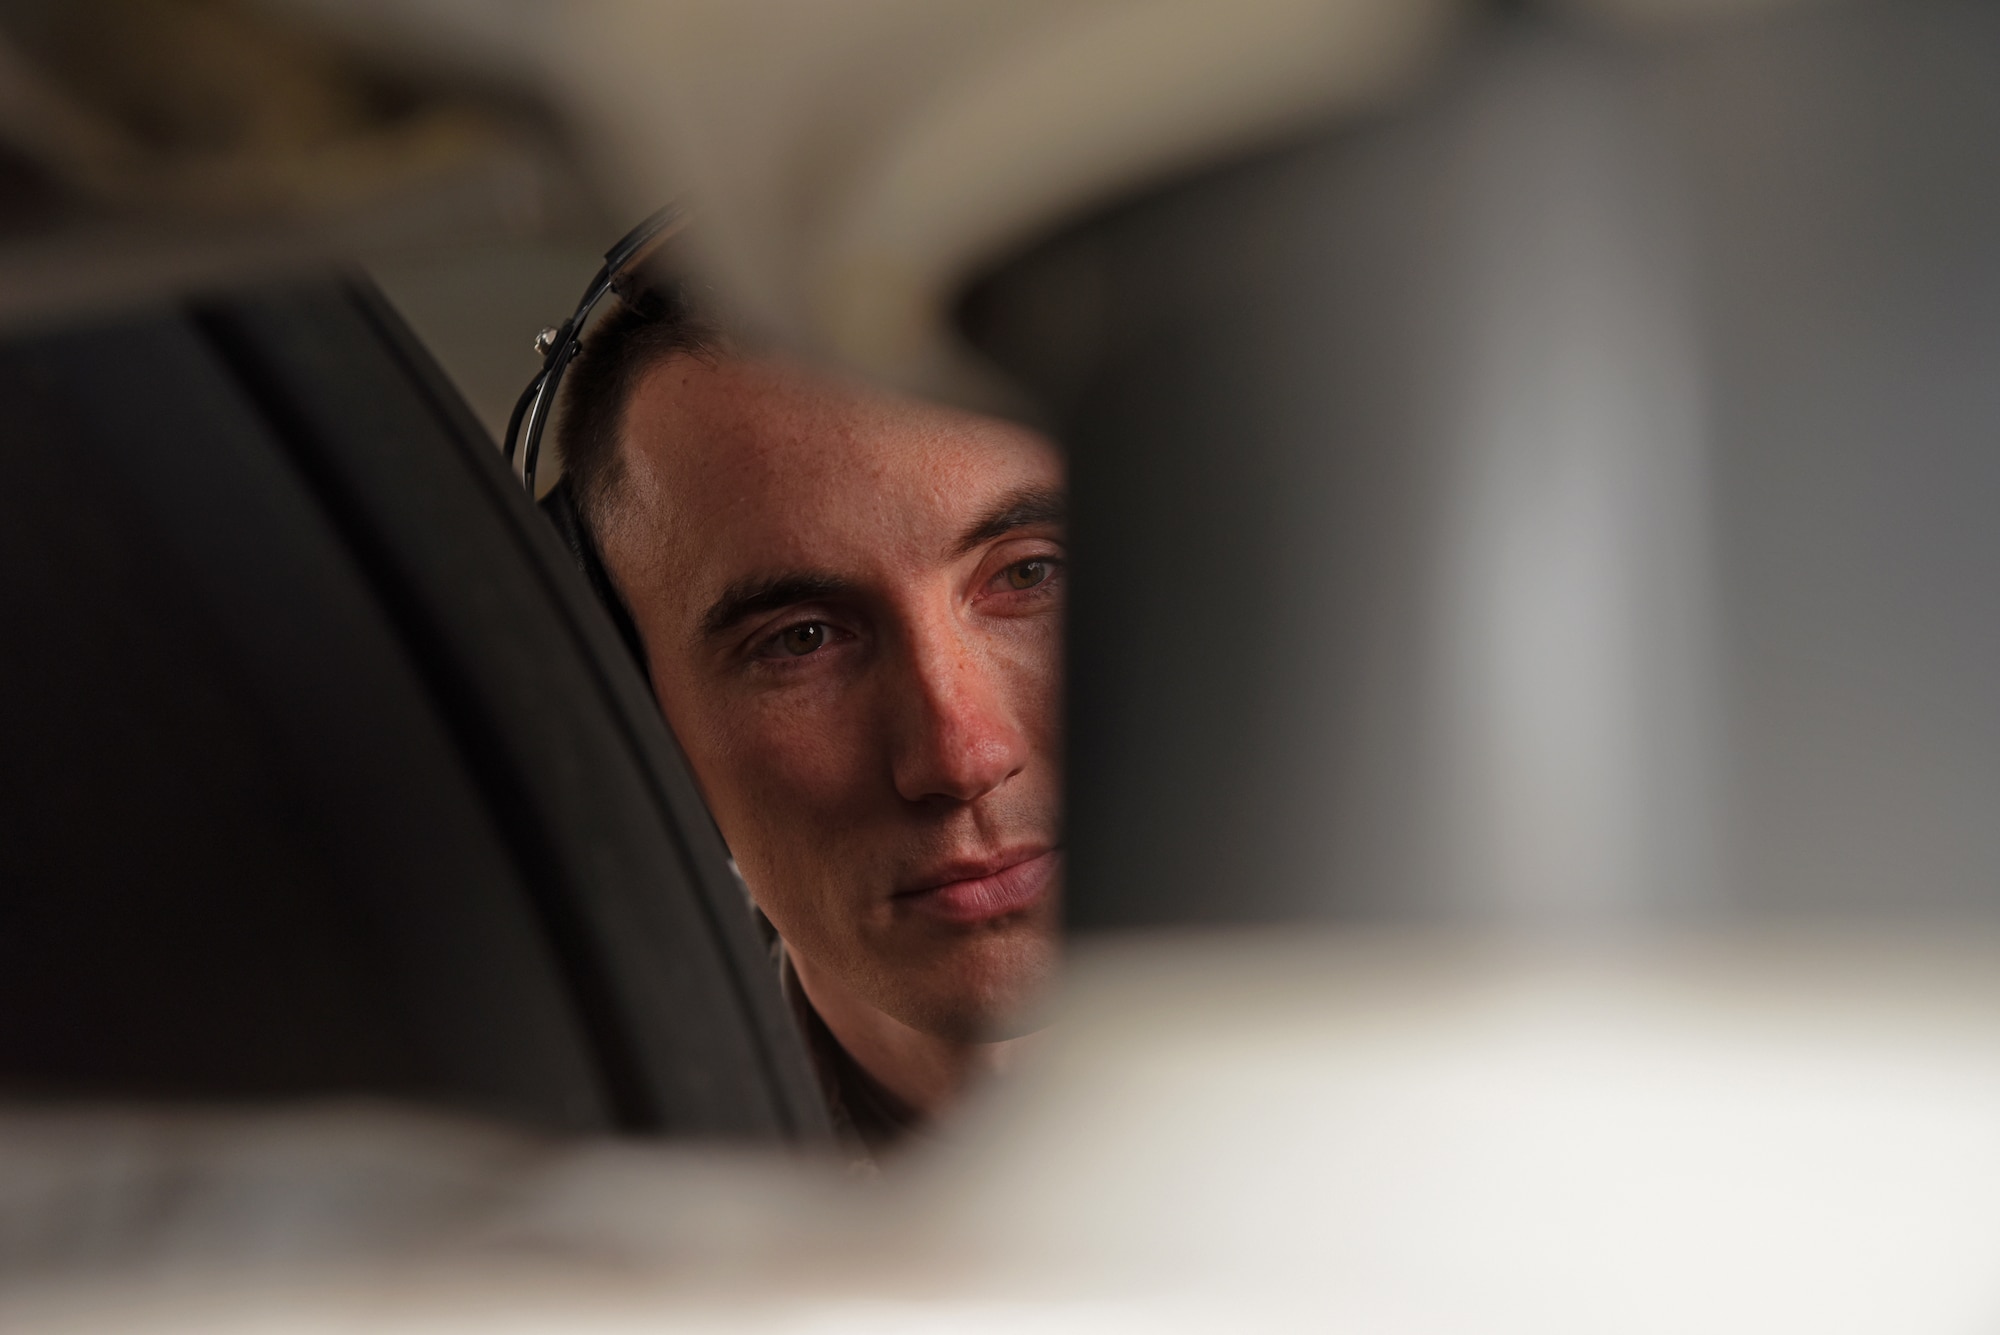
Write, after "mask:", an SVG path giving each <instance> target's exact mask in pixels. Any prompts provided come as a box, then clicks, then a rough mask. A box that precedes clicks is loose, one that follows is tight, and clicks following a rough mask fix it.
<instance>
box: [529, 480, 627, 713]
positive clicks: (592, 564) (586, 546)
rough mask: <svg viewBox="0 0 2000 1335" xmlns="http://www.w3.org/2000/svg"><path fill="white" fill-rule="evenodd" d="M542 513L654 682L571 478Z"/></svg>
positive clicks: (544, 505)
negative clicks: (559, 536)
mask: <svg viewBox="0 0 2000 1335" xmlns="http://www.w3.org/2000/svg"><path fill="white" fill-rule="evenodd" d="M541 509H542V513H543V514H545V515H547V516H548V518H549V522H550V523H552V524H554V525H555V527H556V532H558V533H560V534H561V535H562V540H563V546H565V547H567V548H568V549H569V554H570V559H571V560H573V561H575V562H576V566H577V569H579V570H581V571H582V572H583V577H584V578H585V579H586V580H588V581H589V582H590V591H591V592H592V593H594V594H596V595H597V601H598V603H599V604H600V605H602V606H603V608H604V610H605V611H606V612H608V613H610V615H611V624H612V625H614V626H616V627H617V628H618V638H619V639H621V640H623V641H624V642H625V648H626V650H627V651H628V652H629V653H630V654H631V655H632V661H633V662H634V663H636V664H638V666H639V675H640V676H642V677H644V678H645V679H646V684H647V685H649V686H650V685H651V684H652V680H653V678H652V673H651V672H649V671H648V670H647V668H646V646H645V642H644V641H642V640H641V639H640V638H639V628H638V626H637V625H635V624H634V623H633V621H632V613H631V612H630V610H628V609H627V608H626V606H625V600H624V599H623V598H621V597H619V596H618V586H617V585H615V584H613V583H612V582H611V572H610V571H608V570H606V569H605V568H604V558H603V557H601V556H600V555H598V552H597V544H596V543H595V542H593V541H591V537H590V529H589V528H588V527H587V526H586V525H585V524H584V522H583V516H582V514H580V513H579V512H578V510H577V508H576V498H575V497H574V495H572V494H571V491H570V485H569V479H568V478H563V479H562V480H561V481H559V482H557V483H556V485H555V486H553V487H551V488H550V489H549V493H548V495H546V496H544V497H543V498H542V501H541Z"/></svg>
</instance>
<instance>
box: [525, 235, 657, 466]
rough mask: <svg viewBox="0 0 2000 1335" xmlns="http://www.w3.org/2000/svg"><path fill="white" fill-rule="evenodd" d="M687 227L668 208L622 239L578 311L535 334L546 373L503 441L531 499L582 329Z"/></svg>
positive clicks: (534, 385) (530, 385) (608, 253)
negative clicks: (547, 430) (545, 436)
mask: <svg viewBox="0 0 2000 1335" xmlns="http://www.w3.org/2000/svg"><path fill="white" fill-rule="evenodd" d="M686 223H687V214H686V213H685V212H684V211H683V210H682V209H680V208H679V207H678V206H676V205H673V204H669V205H667V206H666V207H665V208H663V209H661V210H660V211H659V212H658V213H655V214H653V215H652V216H650V217H648V218H647V219H646V220H645V221H644V222H642V223H640V224H639V225H638V226H637V227H634V228H633V229H632V230H631V231H629V232H627V233H626V234H625V235H624V236H622V237H620V238H619V239H618V243H617V244H616V245H614V246H612V247H611V249H610V250H607V251H605V252H604V267H603V268H601V269H599V270H598V271H597V277H595V278H593V279H591V280H590V286H589V287H587V288H585V289H584V290H583V300H581V301H579V302H577V304H576V311H575V313H574V314H572V315H571V316H570V317H569V319H567V320H565V321H563V322H562V324H561V325H555V326H551V327H549V328H547V329H544V330H542V332H541V333H539V334H536V335H535V351H536V352H539V353H541V354H542V369H541V370H540V371H537V372H536V373H535V378H534V379H533V380H531V381H529V382H528V387H527V388H526V389H524V390H522V391H521V397H520V398H519V399H518V400H516V401H515V403H514V412H513V414H512V415H511V416H510V417H508V419H507V439H506V440H505V441H503V442H502V444H503V445H504V446H505V447H506V450H507V463H508V464H509V465H510V466H511V465H513V463H514V460H515V457H516V455H517V454H518V455H519V457H520V468H519V470H518V471H519V475H520V478H521V484H522V485H523V486H525V487H526V488H527V489H528V495H529V496H533V495H534V494H535V465H536V463H537V462H538V461H539V460H540V458H541V453H542V430H543V428H544V427H546V426H547V425H548V421H549V411H550V409H552V408H553V407H554V406H555V401H556V390H557V388H558V387H559V386H560V385H561V384H562V378H563V372H564V371H566V370H568V369H569V364H570V362H571V361H572V360H574V359H575V357H576V354H577V352H578V350H579V349H580V348H581V347H582V343H583V326H584V324H585V323H586V322H588V321H589V319H590V312H591V310H592V309H593V308H594V307H595V306H596V305H597V303H598V302H599V301H601V300H603V299H604V294H605V293H606V292H609V291H610V290H611V288H612V285H613V284H615V283H616V282H617V281H618V280H619V278H621V277H622V276H624V274H625V273H626V272H627V271H628V270H630V269H633V268H636V267H637V266H638V265H640V264H643V263H645V261H646V259H647V258H648V257H649V256H651V255H652V253H653V252H654V251H656V250H658V249H659V248H660V246H662V245H663V244H665V242H666V241H667V240H668V239H669V238H670V237H672V236H673V235H674V234H675V233H676V232H679V231H680V230H681V228H682V227H684V226H685V225H686ZM524 419H525V429H524V428H523V422H524Z"/></svg>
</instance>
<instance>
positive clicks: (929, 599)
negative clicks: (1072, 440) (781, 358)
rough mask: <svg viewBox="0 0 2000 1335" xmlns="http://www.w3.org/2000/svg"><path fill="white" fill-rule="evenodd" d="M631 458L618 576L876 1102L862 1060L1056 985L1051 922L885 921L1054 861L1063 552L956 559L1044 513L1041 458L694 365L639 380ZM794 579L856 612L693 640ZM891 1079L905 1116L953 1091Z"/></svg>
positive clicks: (773, 902) (779, 366)
mask: <svg viewBox="0 0 2000 1335" xmlns="http://www.w3.org/2000/svg"><path fill="white" fill-rule="evenodd" d="M620 445H621V457H622V460H623V463H624V470H625V471H624V476H623V479H622V481H621V482H620V483H619V486H618V490H617V493H616V499H615V502H614V504H613V505H612V507H611V510H612V513H611V515H610V516H609V519H608V522H607V523H606V525H605V527H606V530H607V531H606V532H605V533H604V534H603V535H602V536H603V546H604V549H605V556H606V560H607V563H608V565H609V566H610V568H611V570H612V572H613V575H614V578H615V579H616V580H617V582H618V585H619V587H620V590H621V592H622V593H623V594H624V595H625V597H626V600H627V602H628V604H629V605H630V607H631V609H632V613H633V618H634V621H635V622H636V623H637V625H638V628H639V631H640V635H641V638H642V639H643V640H644V642H645V646H646V652H647V658H648V665H649V668H650V670H651V672H652V677H653V682H654V686H655V690H656V692H657V694H658V697H659V702H660V705H661V707H662V709H663V710H664V711H665V713H666V716H667V719H668V721H669V722H670V723H671V724H672V725H673V728H674V731H675V734H676V736H677V737H678V738H679V739H680V742H681V745H682V747H683V748H684V749H685V750H686V752H687V756H688V759H689V762H690V764H691V765H692V767H693V770H694V773H695V776H696V779H697V781H698V782H699V784H700V786H701V788H702V791H703V794H704V795H705V796H706V798H707V799H708V802H709V805H710V808H711V809H712V810H713V812H714V814H715V818H716V822H717V824H718V825H719V826H720V827H721V829H722V833H723V836H724V837H725V838H726V839H727V840H728V843H729V846H730V849H731V851H732V853H733V854H734V855H735V857H736V860H737V863H738V865H739V866H740V867H741V868H742V870H743V874H744V878H745V880H746V881H747V882H748V883H749V885H750V888H751V893H752V894H753V895H754V896H755V898H756V900H757V903H758V905H759V907H761V908H762V909H763V910H764V912H765V913H766V914H767V915H768V916H769V917H770V919H771V921H772V923H773V924H774V925H775V926H776V927H777V929H778V931H779V934H780V935H781V936H783V937H784V939H785V942H786V944H787V946H788V948H789V949H790V950H791V952H792V954H793V956H794V958H795V960H796V961H797V963H798V968H799V972H800V975H801V978H802V979H803V980H804V981H805V983H806V985H807V991H808V993H809V995H811V996H812V998H813V1000H814V1003H815V1005H816V1006H819V1007H820V1009H821V1011H822V1014H823V1015H825V1016H826V1017H827V1018H828V1020H829V1023H832V1024H833V1025H834V1029H835V1032H836V1033H837V1034H839V1035H840V1037H841V1039H842V1042H843V1043H844V1044H847V1045H848V1046H849V1049H850V1051H853V1052H854V1053H855V1055H856V1056H857V1057H858V1058H860V1059H861V1060H862V1061H863V1064H864V1065H868V1066H870V1068H871V1069H873V1070H875V1071H876V1073H877V1074H878V1076H882V1075H884V1068H883V1065H882V1063H881V1062H877V1061H873V1060H871V1055H872V1054H871V1050H870V1049H871V1044H873V1043H876V1042H877V1041H880V1042H888V1043H891V1044H892V1045H893V1044H901V1045H902V1046H903V1047H904V1048H909V1047H910V1046H911V1045H912V1044H915V1045H916V1046H918V1047H922V1045H923V1044H924V1043H925V1042H929V1041H933V1040H934V1041H935V1042H936V1043H942V1044H945V1045H948V1046H949V1045H963V1044H966V1043H970V1042H973V1041H975V1040H978V1039H982V1038H991V1037H994V1036H996V1035H997V1034H1000V1033H1003V1032H1005V1031H1006V1029H1007V1026H1008V1025H1009V1023H1010V1016H1012V1015H1013V1014H1014V1013H1015V1012H1016V1011H1017V1010H1018V1009H1019V1007H1020V1006H1021V1005H1022V1003H1023V1002H1024V1001H1025V1000H1027V999H1028V998H1029V997H1030V996H1031V994H1032V993H1033V992H1034V990H1035V988H1036V986H1037V984H1038V983H1040V982H1041V981H1042V980H1043V979H1044V977H1045V975H1046V974H1047V973H1048V971H1049V969H1050V968H1051V965H1052V962H1053V957H1054V951H1055V939H1056V924H1057V915H1058V909H1057V899H1058V896H1057V895H1054V894H1051V895H1050V896H1049V897H1048V898H1047V899H1046V900H1045V901H1044V902H1043V903H1042V904H1040V905H1038V906H1036V907H1035V908H1033V909H1030V910H1028V911H1025V912H1020V913H1015V914H1011V915H1009V916H1006V917H1002V918H999V919H995V920H991V921H987V922H981V923H977V924H972V925H964V924H952V923H946V922H941V921H939V920H937V919H936V918H935V917H932V916H928V915H924V914H920V913H915V912H912V911H910V909H909V907H908V904H907V903H906V902H899V901H898V900H897V899H896V898H895V896H896V893H897V892H898V891H900V890H907V889H910V888H911V887H912V883H913V878H920V877H921V875H922V873H923V872H924V870H925V869H926V868H935V867H936V866H938V865H940V863H942V862H947V861H949V860H950V859H953V858H984V857H993V856H996V855H1000V854H1005V853H1010V852H1013V851H1017V850H1022V849H1046V848H1053V847H1055V846H1057V845H1058V843H1059V841H1060V831H1059V829H1058V819H1059V804H1060V787H1059V783H1060V774H1059V770H1058V764H1059V756H1060V750H1061V747H1060V727H1061V719H1060V686H1061V683H1060V673H1061V642H1060V635H1061V625H1062V613H1061V602H1062V585H1063V574H1062V554H1063V547H1062V538H1063V535H1062V533H1061V532H1060V530H1059V529H1057V528H1054V527H1052V526H1048V525H1042V526H1030V527H1026V528H1022V529H1018V530H1015V531H1013V532H1010V533H1007V534H1004V535H1002V536H1000V537H998V538H995V539H992V540H990V541H986V542H983V543H981V544H979V545H977V546H975V547H974V548H972V549H971V550H970V551H966V552H963V553H960V552H957V551H955V550H954V545H955V544H956V543H957V542H958V540H959V539H960V538H961V537H962V536H963V535H964V534H965V533H966V531H967V530H968V528H969V527H970V526H972V525H975V524H976V523H977V522H978V520H979V518H980V516H981V515H982V514H984V513H987V512H989V511H990V509H991V508H992V506H993V505H994V504H995V502H996V501H997V500H999V499H1002V498H1004V497H1006V496H1007V495H1009V494H1010V493H1012V492H1016V491H1018V490H1020V489H1021V488H1023V487H1031V486H1042V487H1050V488H1060V487H1061V485H1062V465H1061V461H1060V459H1059V457H1058V456H1057V454H1056V452H1055V451H1054V449H1053V448H1052V447H1051V446H1050V445H1049V444H1048V442H1046V441H1045V440H1043V439H1042V438H1041V437H1039V436H1037V435H1035V434H1034V433H1032V432H1029V431H1026V430H1024V429H1021V428H1019V427H1015V426H1012V425H1010V424H1006V423H1002V422H999V421H995V420H992V419H987V418H981V417H976V416H972V415H969V414H964V413H959V412H955V411H952V410H948V409H945V408H942V407H938V406H936V405H931V404H924V403H918V402H914V401H911V400H906V399H901V398H897V397H894V396H890V395H886V394H882V393H880V392H877V391H874V390H871V389H866V388H863V387H860V386H858V385H854V384H851V383H848V382H846V381H842V380H838V379H835V378H832V377H829V376H825V375H821V374H818V373H816V372H812V371H808V370H806V369H803V368H801V367H797V366H793V365H790V364H785V363H776V362H768V361H758V360H749V359H740V358H721V359H716V360H707V359H702V358H696V357H691V356H676V357H674V358H672V359H671V360H669V361H667V362H665V363H663V364H661V365H660V366H658V367H656V368H654V369H653V371H652V372H650V373H649V374H648V375H647V376H646V377H645V378H643V379H642V381H641V382H640V384H639V385H638V387H637V388H636V390H635V391H634V395H633V398H632V400H631V401H630V404H629V406H628V409H627V412H626V416H625V433H624V436H623V438H622V439H621V442H620ZM789 571H811V572H818V573H823V574H825V575H829V576H832V577H836V578H838V579H840V580H842V581H844V582H846V584H847V585H848V586H849V590H848V591H847V592H844V593H842V594H840V595H839V596H837V597H834V598H830V599H826V600H823V601H813V602H809V603H804V604H799V605H794V606H789V607H785V608H782V609H779V610H776V611H769V612H764V613H760V614H757V615H753V616H751V617H749V618H748V619H747V620H745V621H744V622H742V623H741V624H738V625H736V626H733V627H731V628H730V629H729V630H728V631H727V632H726V633H724V634H722V635H720V636H705V635H704V634H703V631H702V621H703V618H704V615H705V614H706V613H707V612H708V610H709V609H710V608H711V607H712V605H713V604H714V603H715V602H716V600H717V599H718V598H719V597H721V595H722V594H723V593H724V591H725V590H727V589H729V588H730V587H731V586H732V585H733V584H735V583H737V582H738V581H742V580H745V579H758V578H767V577H772V576H775V575H779V574H783V573H786V572H789ZM1022 584H1027V585H1029V587H1025V588H1024V587H1019V586H1020V585H1022ZM811 627H818V628H819V629H817V630H814V629H810V628H811ZM799 650H804V652H798V651H799ZM856 1007H858V1010H856V1016H858V1017H859V1018H858V1019H854V1018H852V1017H849V1016H847V1015H846V1012H847V1011H848V1010H849V1009H853V1008H856ZM870 1012H879V1014H880V1016H882V1017H887V1019H886V1020H885V1021H881V1022H879V1023H878V1022H877V1020H876V1018H875V1017H874V1016H873V1015H872V1014H870ZM837 1020H838V1022H837ZM857 1026H860V1027H867V1026H873V1028H872V1030H871V1033H873V1034H874V1036H873V1037H870V1036H868V1035H863V1034H860V1033H859V1029H858V1028H857ZM905 1030H907V1031H909V1032H908V1033H907V1034H905V1033H904V1031H905ZM892 1031H893V1032H892ZM905 1055H907V1054H905ZM892 1056H893V1054H892ZM883 1062H887V1064H888V1065H889V1066H894V1065H895V1062H894V1061H891V1060H890V1059H889V1058H883ZM896 1077H897V1078H892V1079H890V1083H891V1084H892V1086H893V1087H897V1088H898V1089H899V1091H900V1092H904V1093H905V1094H906V1096H908V1097H911V1098H912V1099H913V1100H914V1101H918V1102H923V1101H926V1100H930V1099H932V1096H933V1095H936V1094H940V1093H943V1092H948V1086H949V1083H950V1082H949V1081H948V1080H944V1079H943V1078H942V1077H940V1078H939V1080H929V1079H928V1078H920V1077H922V1072H921V1071H918V1072H916V1073H914V1074H912V1073H910V1072H903V1071H898V1072H896ZM940 1082H942V1083H940Z"/></svg>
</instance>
